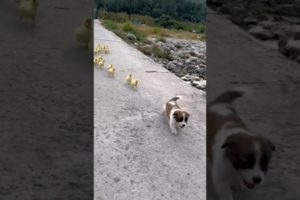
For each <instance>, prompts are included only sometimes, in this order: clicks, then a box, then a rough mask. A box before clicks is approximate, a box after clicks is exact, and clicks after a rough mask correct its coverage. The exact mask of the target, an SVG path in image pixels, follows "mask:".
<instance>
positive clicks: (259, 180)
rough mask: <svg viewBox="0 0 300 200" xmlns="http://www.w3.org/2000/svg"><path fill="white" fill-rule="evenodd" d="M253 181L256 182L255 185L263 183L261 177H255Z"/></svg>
mask: <svg viewBox="0 0 300 200" xmlns="http://www.w3.org/2000/svg"><path fill="white" fill-rule="evenodd" d="M253 181H254V183H255V184H259V183H260V182H261V177H259V176H254V177H253Z"/></svg>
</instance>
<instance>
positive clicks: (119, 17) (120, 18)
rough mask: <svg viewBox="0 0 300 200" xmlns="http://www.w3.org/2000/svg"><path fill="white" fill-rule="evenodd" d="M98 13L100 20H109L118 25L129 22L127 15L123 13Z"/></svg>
mask: <svg viewBox="0 0 300 200" xmlns="http://www.w3.org/2000/svg"><path fill="white" fill-rule="evenodd" d="M99 12H100V13H99V17H100V19H109V20H112V21H115V22H120V23H123V22H126V21H128V20H129V15H128V14H127V13H125V12H118V13H115V12H107V11H105V10H100V11H99Z"/></svg>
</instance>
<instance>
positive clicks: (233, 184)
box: [207, 89, 275, 200]
mask: <svg viewBox="0 0 300 200" xmlns="http://www.w3.org/2000/svg"><path fill="white" fill-rule="evenodd" d="M246 91H247V90H245V89H233V90H229V91H227V92H224V93H223V94H221V95H220V96H218V97H217V98H216V99H215V100H214V101H212V102H211V103H209V104H208V109H207V149H208V152H207V154H208V170H209V172H210V174H211V177H212V182H213V187H214V191H215V193H216V194H217V196H218V197H219V199H220V200H233V196H232V190H244V189H253V188H254V187H255V186H256V185H258V184H260V183H261V182H262V181H263V180H264V176H265V174H266V173H267V170H268V166H269V162H270V160H271V157H272V152H273V151H274V150H275V147H274V145H273V144H272V142H271V141H270V140H269V139H267V138H265V137H262V136H257V135H253V134H252V133H251V132H250V130H248V128H247V127H246V125H245V124H244V122H243V121H242V120H241V118H240V117H239V116H238V114H237V112H236V110H235V108H234V107H233V105H232V103H233V102H234V101H235V100H236V99H238V98H239V97H242V96H243V95H244V94H245V92H246Z"/></svg>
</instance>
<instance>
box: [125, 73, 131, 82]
mask: <svg viewBox="0 0 300 200" xmlns="http://www.w3.org/2000/svg"><path fill="white" fill-rule="evenodd" d="M131 80H132V74H129V75H128V76H127V77H126V81H127V83H128V84H130V83H131Z"/></svg>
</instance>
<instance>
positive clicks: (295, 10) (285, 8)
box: [275, 4, 300, 16]
mask: <svg viewBox="0 0 300 200" xmlns="http://www.w3.org/2000/svg"><path fill="white" fill-rule="evenodd" d="M275 10H276V12H277V13H280V14H283V15H288V16H300V9H299V7H298V6H295V5H294V4H280V5H278V6H277V7H276V9H275Z"/></svg>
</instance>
